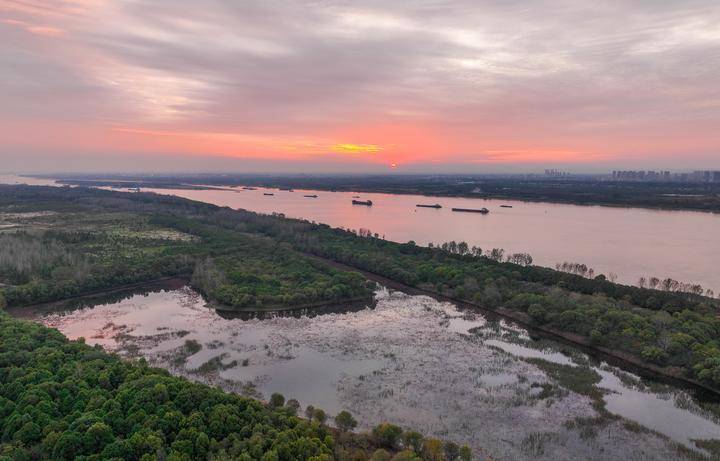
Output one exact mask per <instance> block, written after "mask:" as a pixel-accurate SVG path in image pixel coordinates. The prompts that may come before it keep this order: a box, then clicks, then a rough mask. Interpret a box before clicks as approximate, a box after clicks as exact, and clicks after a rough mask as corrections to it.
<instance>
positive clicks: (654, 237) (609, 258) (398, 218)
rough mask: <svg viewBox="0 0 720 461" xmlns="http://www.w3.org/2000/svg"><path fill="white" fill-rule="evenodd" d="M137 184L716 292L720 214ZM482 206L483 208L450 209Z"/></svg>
mask: <svg viewBox="0 0 720 461" xmlns="http://www.w3.org/2000/svg"><path fill="white" fill-rule="evenodd" d="M143 190H147V191H153V192H157V193H159V194H172V195H177V196H180V197H186V198H189V199H193V200H199V201H203V202H208V203H213V204H216V205H221V206H229V207H232V208H243V209H246V210H250V211H256V212H259V213H273V212H277V213H284V214H285V215H286V216H289V217H292V218H303V219H307V220H310V221H316V222H319V223H325V224H329V225H331V226H333V227H344V228H349V229H360V228H365V229H370V230H371V231H372V232H377V233H379V234H380V235H384V236H385V238H387V239H389V240H394V241H398V242H407V241H409V240H413V241H415V242H416V243H418V244H419V245H427V244H428V243H429V242H433V243H442V242H449V241H451V240H455V241H457V242H461V241H465V242H467V243H468V245H470V246H471V247H472V246H473V245H475V246H479V247H480V248H482V249H483V250H486V249H492V248H504V249H505V250H506V254H507V253H515V252H526V253H529V254H531V255H532V257H533V258H534V264H538V265H542V266H547V267H555V264H556V263H562V262H565V261H567V262H577V263H582V264H586V265H587V266H588V267H592V268H593V269H594V270H595V273H596V274H599V273H603V274H609V273H615V274H617V276H618V281H620V282H622V283H627V284H635V283H637V281H638V279H639V278H640V277H643V276H644V277H646V278H649V277H653V276H655V277H658V278H660V279H663V278H666V277H671V278H673V279H675V280H678V281H681V282H688V283H699V284H701V285H702V286H703V287H705V288H710V289H712V290H714V291H715V292H717V293H720V271H718V270H717V262H718V261H720V214H712V213H701V212H692V211H661V210H648V209H642V208H615V207H601V206H577V205H562V204H554V203H533V202H519V201H513V200H484V199H472V198H441V197H424V196H419V195H393V194H371V193H354V192H326V191H313V190H295V191H293V192H289V191H281V190H277V189H263V188H257V189H256V190H243V189H241V188H234V189H231V190H183V189H172V190H168V189H143ZM266 193H272V194H274V195H264V194H266ZM305 195H317V196H318V197H317V198H308V197H305ZM354 196H359V197H361V199H362V200H372V202H373V206H371V207H368V206H362V205H352V203H351V202H352V199H353V197H354ZM419 203H421V204H435V203H438V204H440V205H442V208H440V209H433V208H418V207H416V206H415V205H416V204H419ZM500 205H510V206H512V208H504V207H501V206H500ZM482 207H486V208H488V209H489V210H490V213H488V214H486V215H482V214H478V213H459V212H453V211H451V208H474V209H477V208H482Z"/></svg>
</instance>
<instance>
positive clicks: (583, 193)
mask: <svg viewBox="0 0 720 461" xmlns="http://www.w3.org/2000/svg"><path fill="white" fill-rule="evenodd" d="M64 180H65V181H66V182H67V183H68V184H78V185H106V186H108V185H109V186H122V187H130V186H129V184H130V185H131V186H132V187H135V186H147V187H158V188H187V187H197V185H211V186H238V185H252V186H264V187H278V188H280V187H282V188H295V189H318V190H330V191H356V192H381V193H392V194H421V195H433V196H447V197H478V198H500V199H515V200H527V201H540V202H555V203H572V204H579V205H610V206H631V207H645V208H664V209H677V210H697V211H712V212H720V183H697V182H688V183H682V182H622V181H620V182H618V181H609V180H598V179H594V178H590V177H588V178H585V179H568V178H562V179H558V178H523V177H502V176H488V175H485V176H479V175H333V176H288V175H282V176H281V175H275V176H272V175H192V176H182V175H180V176H172V175H168V176H159V177H158V176H153V177H152V178H149V177H144V176H137V175H131V176H118V177H117V179H115V180H107V179H98V178H95V177H93V176H83V177H74V178H73V177H65V178H64ZM118 180H123V181H131V182H130V183H128V182H119V181H118ZM189 185H195V186H189Z"/></svg>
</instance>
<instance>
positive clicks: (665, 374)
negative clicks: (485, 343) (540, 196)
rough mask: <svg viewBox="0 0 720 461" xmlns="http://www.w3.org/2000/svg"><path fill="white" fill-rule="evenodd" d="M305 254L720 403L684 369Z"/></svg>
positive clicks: (717, 396)
mask: <svg viewBox="0 0 720 461" xmlns="http://www.w3.org/2000/svg"><path fill="white" fill-rule="evenodd" d="M305 255H306V256H307V257H310V258H315V259H317V260H319V261H324V262H325V263H327V264H330V265H332V266H333V267H335V268H337V269H341V270H350V271H356V272H359V273H361V274H362V275H364V276H365V277H367V278H368V279H369V280H372V281H374V282H377V283H380V284H381V285H384V286H387V287H388V288H392V289H395V290H398V291H402V292H404V293H407V294H411V295H425V296H430V297H432V298H433V299H436V300H438V301H446V302H452V303H454V304H456V305H458V306H459V307H462V308H466V309H477V310H479V311H481V312H482V313H484V314H491V315H495V316H497V317H500V318H503V319H506V320H510V321H512V322H513V323H515V324H517V325H518V326H520V327H522V328H524V329H526V330H528V331H530V332H536V333H538V334H539V335H541V336H543V337H545V338H547V339H552V340H557V341H560V342H562V343H566V344H569V345H572V346H575V347H579V348H580V349H581V350H583V351H584V352H587V353H589V354H590V355H593V356H595V357H597V358H599V359H602V360H606V361H608V362H609V363H611V364H613V365H616V366H619V367H621V368H627V369H629V370H631V371H634V372H639V374H641V375H644V376H646V377H650V378H654V379H659V380H661V381H664V382H666V383H668V384H672V385H680V386H683V387H687V388H690V389H693V390H696V391H700V392H702V393H706V394H707V397H710V396H711V398H713V399H717V400H718V401H720V389H718V388H714V387H711V386H708V385H707V384H705V383H702V382H700V381H697V380H694V379H692V378H688V377H686V376H683V375H682V374H681V370H678V369H671V368H667V367H660V366H657V365H654V364H652V363H648V362H647V361H644V360H642V359H640V358H638V357H636V356H634V355H632V354H629V353H625V352H622V351H615V350H612V349H609V348H606V347H601V346H596V345H593V344H592V343H591V342H590V340H589V338H586V337H584V336H581V335H577V334H573V333H568V332H563V331H559V330H556V329H554V328H548V327H545V326H542V325H536V324H534V323H533V322H532V319H531V318H530V316H528V315H527V314H525V313H522V312H517V311H513V310H510V309H503V308H500V309H493V308H489V307H487V306H483V305H480V304H477V303H473V302H468V301H466V300H463V299H458V298H454V297H452V296H447V295H444V294H442V293H438V292H435V291H430V290H425V289H422V288H418V287H412V286H410V285H405V284H403V283H400V282H397V281H395V280H391V279H389V278H387V277H384V276H382V275H379V274H376V273H373V272H369V271H367V270H362V269H358V268H356V267H353V266H349V265H347V264H343V263H340V262H337V261H334V260H331V259H328V258H322V257H319V256H317V255H313V254H310V253H305Z"/></svg>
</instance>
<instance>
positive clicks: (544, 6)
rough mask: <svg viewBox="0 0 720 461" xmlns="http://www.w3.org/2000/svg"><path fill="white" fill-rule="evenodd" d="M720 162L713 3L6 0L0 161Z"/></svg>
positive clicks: (153, 166)
mask: <svg viewBox="0 0 720 461" xmlns="http://www.w3.org/2000/svg"><path fill="white" fill-rule="evenodd" d="M543 168H564V169H568V170H570V171H601V170H608V169H616V168H642V169H657V168H661V169H677V170H683V169H701V168H716V169H720V2H718V1H717V0H702V1H694V0H677V1H675V0H636V1H632V2H630V1H628V2H625V1H603V2H598V1H595V0H593V1H590V0H552V1H551V0H546V1H543V0H539V1H533V0H526V1H520V0H495V1H481V0H456V1H450V0H414V1H404V0H382V1H380V0H366V1H362V2H361V1H330V0H316V1H302V0H299V1H287V0H285V1H275V0H260V1H241V0H208V1H203V2H199V1H196V0H173V1H167V0H115V1H109V0H0V171H6V172H69V171H72V172H82V171H116V172H142V171H147V172H159V171H193V172H200V171H203V172H205V171H207V172H212V171H222V172H310V173H312V172H317V173H328V172H392V171H397V172H403V171H406V172H421V171H427V172H446V173H449V172H478V173H482V172H504V171H507V172H520V171H534V170H538V169H543Z"/></svg>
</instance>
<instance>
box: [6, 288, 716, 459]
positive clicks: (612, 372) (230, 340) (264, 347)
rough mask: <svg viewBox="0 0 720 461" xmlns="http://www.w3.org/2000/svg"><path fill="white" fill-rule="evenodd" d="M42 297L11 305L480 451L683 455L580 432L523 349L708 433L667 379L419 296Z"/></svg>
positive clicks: (570, 399) (647, 410)
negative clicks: (266, 300) (214, 303)
mask: <svg viewBox="0 0 720 461" xmlns="http://www.w3.org/2000/svg"><path fill="white" fill-rule="evenodd" d="M54 309H55V310H52V309H51V308H50V307H45V308H43V309H38V310H33V311H27V310H24V311H22V312H21V313H22V314H23V316H24V317H30V318H35V319H37V320H40V321H42V322H43V323H45V324H46V325H49V326H52V327H56V328H58V329H59V330H60V331H62V332H63V333H64V334H65V335H67V336H68V337H70V338H77V337H81V336H82V337H84V338H86V341H87V342H88V343H90V344H101V345H103V346H104V347H105V348H107V349H108V350H111V351H116V352H118V353H120V354H123V355H126V356H128V357H139V356H142V357H145V358H146V359H147V360H148V361H150V363H152V364H154V365H156V366H162V367H165V368H168V369H170V370H171V371H172V372H173V373H175V374H179V375H182V376H186V377H188V378H190V379H194V380H198V381H202V382H206V383H209V384H212V385H218V386H221V387H223V388H225V389H227V390H231V391H235V392H241V393H245V394H248V395H253V396H257V397H261V398H268V397H269V395H270V394H271V393H273V392H280V393H282V394H284V395H285V396H286V398H297V399H298V400H299V401H300V402H301V404H302V405H303V406H304V405H309V404H312V405H314V406H316V407H320V408H323V409H325V410H326V411H327V412H328V413H329V414H331V415H332V414H335V413H337V412H338V411H339V410H340V409H348V410H350V411H351V412H352V413H353V414H354V415H356V417H357V418H358V420H360V421H361V423H362V425H363V426H364V427H368V426H371V425H374V424H376V423H378V422H381V421H386V420H387V421H392V422H395V423H397V424H400V425H403V426H407V427H414V428H417V429H419V430H420V431H422V432H424V433H426V434H429V435H435V436H439V437H448V436H451V437H452V438H453V439H455V440H457V441H459V442H467V443H469V444H471V445H472V446H473V447H474V448H475V450H476V452H478V453H481V454H484V455H489V456H492V457H493V458H501V456H498V455H504V456H505V457H506V459H548V460H550V459H632V458H636V459H656V458H661V457H663V456H664V457H668V456H669V457H671V458H672V457H676V458H677V459H682V458H683V456H682V455H681V454H677V456H675V454H676V452H675V451H673V449H672V447H671V446H670V445H668V443H667V442H666V441H665V440H664V439H662V438H659V437H658V436H656V435H654V434H653V433H650V432H642V433H635V432H630V431H629V429H627V428H626V427H625V426H624V425H623V423H622V422H617V421H611V422H610V423H608V424H609V425H608V426H607V427H605V429H603V431H602V432H601V433H599V434H598V435H595V437H596V438H597V439H588V438H587V435H583V434H582V433H580V432H579V431H577V430H575V429H572V428H571V427H570V426H569V425H568V424H567V423H568V422H569V421H574V420H576V419H578V418H580V419H583V418H585V419H587V418H592V417H593V416H594V415H596V411H595V409H594V408H593V406H592V402H591V401H590V400H589V399H588V398H587V397H584V396H582V395H578V394H575V393H573V392H567V391H566V392H564V393H555V394H552V396H551V397H548V396H547V395H543V389H546V388H548V387H547V386H549V385H550V384H552V380H551V379H550V378H549V377H548V376H547V375H546V374H545V373H544V372H543V371H542V370H541V369H540V368H538V367H537V366H536V365H534V364H532V363H528V362H525V361H524V360H523V358H541V359H544V360H547V361H549V362H553V363H558V364H562V365H570V366H573V367H576V366H578V367H580V366H583V367H585V366H590V367H592V369H593V370H595V371H596V372H597V373H599V374H600V376H601V378H602V379H601V382H600V383H599V384H598V386H599V387H601V388H603V389H606V390H608V393H607V394H606V395H605V396H604V399H605V403H606V407H607V409H608V411H610V412H611V413H614V414H617V415H621V416H623V417H625V418H627V419H629V420H631V421H635V422H637V423H639V424H642V425H643V426H646V427H648V428H650V429H653V430H656V431H658V432H659V433H661V434H664V435H665V436H667V437H669V438H670V439H671V440H674V441H677V442H681V443H684V444H686V445H687V446H691V447H692V446H694V445H693V443H692V439H697V438H699V439H711V438H717V437H718V434H720V426H719V425H718V424H717V423H716V422H714V421H713V419H712V417H711V416H710V415H708V414H706V413H705V412H704V411H703V410H702V409H700V408H699V407H698V406H697V405H696V404H695V403H693V402H692V399H690V397H689V396H688V395H687V394H685V393H684V392H682V391H680V390H677V389H673V388H669V387H666V386H659V385H654V386H653V387H652V388H649V387H647V386H644V385H641V381H640V380H639V379H638V378H637V377H635V376H633V375H630V374H627V373H624V372H622V371H621V370H618V369H616V368H613V367H609V366H607V365H605V364H601V363H600V364H591V363H590V362H589V361H588V358H587V357H585V356H584V355H583V354H582V353H580V352H578V351H574V350H570V351H569V352H570V353H569V354H565V353H562V352H560V351H559V350H558V349H557V348H548V347H546V345H547V344H549V343H548V342H546V341H545V342H538V341H534V340H533V339H531V338H530V336H529V335H528V334H527V332H526V331H525V330H522V329H520V328H517V327H515V326H513V325H509V324H507V323H505V322H501V321H488V320H487V319H486V318H484V317H483V316H481V315H479V314H477V313H474V312H461V311H459V310H458V309H457V308H456V307H455V306H454V305H452V304H450V303H441V302H437V301H435V300H432V299H430V298H427V297H423V296H408V295H405V294H402V293H398V292H392V291H388V290H384V289H383V290H380V291H379V292H378V293H377V305H376V306H375V308H374V309H371V308H369V307H368V308H363V309H359V310H358V309H357V308H353V309H349V310H348V311H345V312H337V311H336V312H327V313H324V314H322V315H316V316H314V317H308V316H305V315H297V314H296V315H291V316H271V317H265V318H225V317H223V316H221V315H220V314H219V313H218V312H217V311H215V310H214V309H212V308H209V307H208V306H207V305H206V304H205V302H204V301H203V299H202V298H201V297H200V296H199V295H198V294H197V293H195V292H194V291H192V290H191V289H189V288H187V287H181V288H177V287H171V288H169V289H156V290H155V291H152V292H149V293H144V294H132V295H127V294H126V295H124V296H122V295H116V298H115V299H112V300H108V302H105V303H102V302H99V303H98V304H97V305H95V306H92V305H87V304H83V303H75V304H74V305H72V306H67V305H66V306H64V307H61V308H60V309H59V310H57V309H58V306H54ZM13 312H14V313H15V314H17V313H18V312H17V311H13ZM550 344H551V343H550ZM565 349H567V348H565ZM621 377H622V378H621ZM488 427H491V428H492V430H488ZM538 431H540V432H541V433H542V434H545V435H542V437H545V438H547V443H546V444H545V445H544V447H543V453H542V454H540V455H538V454H537V453H536V452H535V451H533V450H529V448H528V447H529V446H531V445H528V444H529V443H531V442H532V441H533V440H535V439H536V438H537V437H541V436H540V435H537V434H539V432H538ZM543 440H544V439H543ZM528 441H530V442H528ZM598 444H602V446H603V447H604V448H603V451H602V452H598V451H597V446H598Z"/></svg>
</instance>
